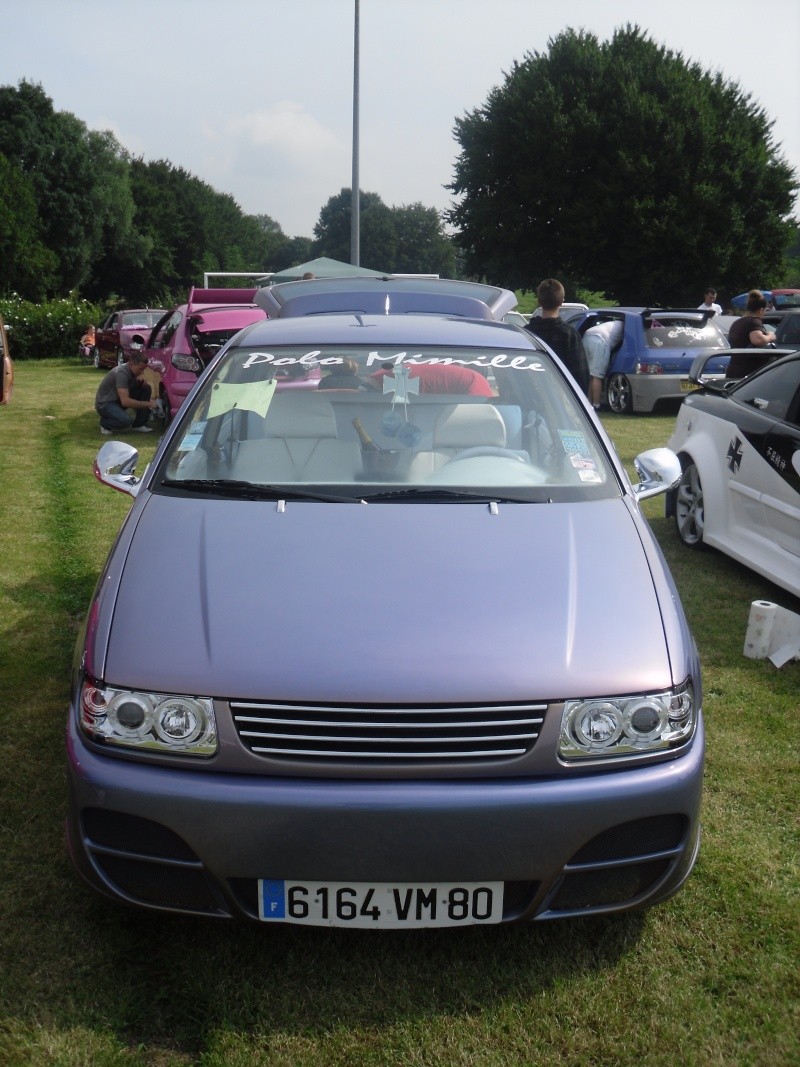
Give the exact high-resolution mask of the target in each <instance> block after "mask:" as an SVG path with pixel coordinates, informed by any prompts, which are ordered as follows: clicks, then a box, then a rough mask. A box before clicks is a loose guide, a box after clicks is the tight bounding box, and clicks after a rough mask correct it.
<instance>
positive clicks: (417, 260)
mask: <svg viewBox="0 0 800 1067" xmlns="http://www.w3.org/2000/svg"><path fill="white" fill-rule="evenodd" d="M392 219H393V220H394V227H395V231H396V233H397V256H396V258H395V261H394V264H393V265H392V271H393V273H396V274H439V275H441V276H442V277H445V278H452V277H453V276H454V274H455V251H454V249H453V243H452V241H451V240H450V238H449V237H448V236H447V234H446V233H445V232H444V228H443V226H442V220H441V217H440V215H439V212H438V211H437V210H436V208H433V207H424V206H423V205H422V204H420V203H416V204H406V205H405V206H404V207H395V208H392Z"/></svg>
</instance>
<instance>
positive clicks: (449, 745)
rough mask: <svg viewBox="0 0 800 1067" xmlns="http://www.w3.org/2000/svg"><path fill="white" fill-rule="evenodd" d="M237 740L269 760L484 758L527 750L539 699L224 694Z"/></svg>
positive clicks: (539, 713)
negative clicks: (393, 700) (463, 701)
mask: <svg viewBox="0 0 800 1067" xmlns="http://www.w3.org/2000/svg"><path fill="white" fill-rule="evenodd" d="M230 707H231V713H232V714H233V719H234V722H235V724H236V729H237V732H238V734H239V738H240V739H241V741H242V744H244V745H245V747H246V748H248V749H249V750H250V751H251V752H253V753H254V754H255V755H257V756H265V757H269V758H271V759H303V760H315V759H319V760H334V759H335V760H348V761H356V762H357V761H359V760H361V761H364V762H374V761H376V760H404V761H408V760H410V761H412V762H422V761H426V760H466V761H471V760H488V759H495V760H496V759H512V758H514V757H518V756H523V755H524V754H525V753H526V752H528V751H530V749H531V748H532V747H533V745H534V744H535V743H536V739H537V738H538V736H539V731H540V729H541V726H542V723H543V722H544V715H545V712H546V710H547V705H546V704H523V705H520V704H490V705H464V706H459V707H450V706H447V707H443V706H430V707H416V706H415V707H408V706H392V705H382V706H380V707H364V706H357V707H353V706H346V707H344V706H324V705H306V704H304V705H297V704H262V703H246V702H244V701H231V704H230Z"/></svg>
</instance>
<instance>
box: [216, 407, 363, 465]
mask: <svg viewBox="0 0 800 1067" xmlns="http://www.w3.org/2000/svg"><path fill="white" fill-rule="evenodd" d="M282 399H283V398H282V397H280V396H277V397H275V399H274V400H273V402H272V404H271V405H270V409H269V411H268V412H267V416H266V419H265V421H264V432H265V436H264V437H263V438H260V439H257V440H254V441H243V442H242V443H241V444H240V445H239V448H238V452H237V455H236V457H235V459H234V462H233V466H232V470H231V477H232V478H241V479H242V480H244V481H250V482H262V483H267V484H269V483H271V482H350V481H352V480H353V479H354V477H355V475H356V473H357V472H358V471H359V470H360V467H361V450H360V448H359V446H358V443H357V442H356V441H340V440H339V439H338V437H337V435H336V418H335V416H334V414H333V409H332V408H331V405H330V401H328V400H326V399H325V398H324V397H321V396H317V395H316V394H307V395H306V396H304V397H303V398H302V403H301V402H299V400H298V399H296V398H293V397H292V398H290V399H289V402H287V403H281V401H282Z"/></svg>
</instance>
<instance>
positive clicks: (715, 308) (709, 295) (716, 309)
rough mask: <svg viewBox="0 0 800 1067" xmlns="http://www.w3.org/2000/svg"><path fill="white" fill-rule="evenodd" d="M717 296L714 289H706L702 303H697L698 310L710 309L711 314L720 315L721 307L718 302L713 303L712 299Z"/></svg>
mask: <svg viewBox="0 0 800 1067" xmlns="http://www.w3.org/2000/svg"><path fill="white" fill-rule="evenodd" d="M716 298H717V290H716V289H706V297H705V301H704V302H703V303H702V304H698V305H697V310H698V311H710V312H711V313H712V315H721V314H722V308H721V307H720V306H719V304H715V303H714V301H715V300H716Z"/></svg>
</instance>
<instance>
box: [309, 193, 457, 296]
mask: <svg viewBox="0 0 800 1067" xmlns="http://www.w3.org/2000/svg"><path fill="white" fill-rule="evenodd" d="M350 208H351V196H350V190H349V189H342V191H341V192H340V193H338V194H337V195H336V196H332V197H331V198H330V200H329V201H328V202H327V204H326V205H325V206H324V207H323V209H322V211H321V212H320V216H319V221H318V222H317V225H316V226H315V227H314V236H315V237H316V240H315V242H314V246H313V249H312V252H313V255H315V256H329V257H330V258H331V259H338V260H340V261H342V262H344V263H349V262H350V217H351V210H350ZM359 236H360V246H361V255H360V259H361V263H362V264H363V265H364V266H366V267H370V268H371V269H373V270H385V271H386V272H387V273H390V274H393V273H398V274H441V275H444V276H445V277H448V278H449V277H452V276H453V274H454V272H455V249H454V246H453V243H452V241H451V240H450V238H449V237H448V236H447V234H446V233H445V231H444V227H443V225H442V219H441V217H440V216H439V213H438V212H437V210H436V208H433V207H424V206H423V205H422V204H420V203H416V204H407V205H405V206H403V207H388V206H387V205H386V204H384V202H383V200H381V198H380V196H378V194H377V193H361V196H360V220H359ZM293 262H295V263H296V262H298V260H297V259H295V260H293Z"/></svg>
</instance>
